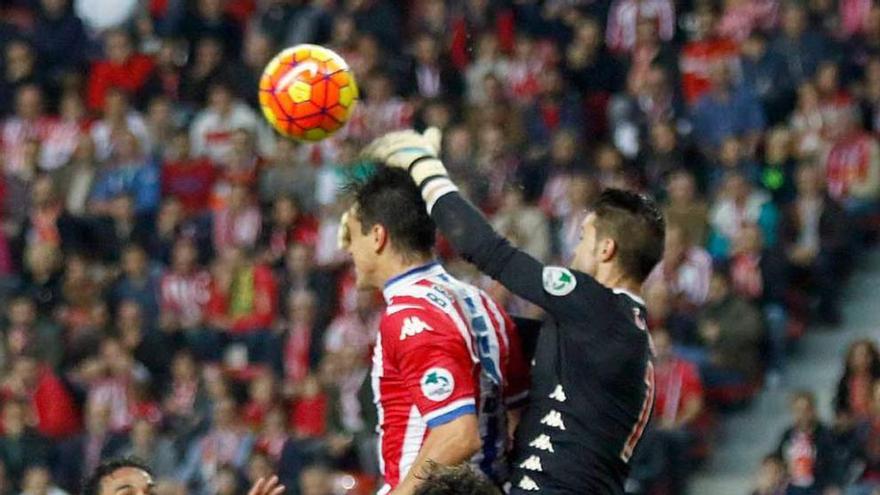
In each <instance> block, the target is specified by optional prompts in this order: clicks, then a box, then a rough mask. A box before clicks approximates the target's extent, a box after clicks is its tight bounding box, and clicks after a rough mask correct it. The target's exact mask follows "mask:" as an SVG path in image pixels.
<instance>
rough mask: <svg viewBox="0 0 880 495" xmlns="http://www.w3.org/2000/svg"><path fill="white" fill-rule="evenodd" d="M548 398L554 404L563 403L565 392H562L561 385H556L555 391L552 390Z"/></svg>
mask: <svg viewBox="0 0 880 495" xmlns="http://www.w3.org/2000/svg"><path fill="white" fill-rule="evenodd" d="M549 397H550V398H551V399H553V400H555V401H556V402H565V399H566V397H565V390H562V385H557V386H556V389H555V390H553V393H552V394H550V396H549Z"/></svg>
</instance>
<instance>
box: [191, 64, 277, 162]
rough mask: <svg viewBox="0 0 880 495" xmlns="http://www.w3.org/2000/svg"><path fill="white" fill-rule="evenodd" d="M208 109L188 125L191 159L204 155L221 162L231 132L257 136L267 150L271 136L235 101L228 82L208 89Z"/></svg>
mask: <svg viewBox="0 0 880 495" xmlns="http://www.w3.org/2000/svg"><path fill="white" fill-rule="evenodd" d="M205 94H206V95H207V101H208V106H207V107H205V108H204V109H203V110H201V111H200V112H199V113H197V114H196V116H195V118H194V120H193V122H192V125H191V126H190V143H191V146H192V154H193V156H196V157H200V156H206V157H208V158H209V159H210V160H211V161H213V162H215V163H225V162H224V160H226V159H227V157H228V156H229V153H230V150H231V148H232V135H233V131H235V130H237V129H244V130H246V131H248V132H250V133H251V134H252V135H254V136H257V145H258V147H259V148H261V149H268V148H269V147H270V146H271V144H270V143H269V141H270V140H271V137H270V136H268V134H267V133H266V132H265V131H264V130H263V129H264V128H263V124H261V123H259V122H258V121H257V115H256V114H255V113H254V111H253V110H251V109H250V108H249V107H248V106H247V105H246V104H244V103H243V102H241V101H239V100H237V99H236V98H235V95H234V93H233V90H232V88H231V87H230V86H229V85H228V83H226V82H223V81H222V80H221V79H218V80H216V81H214V82H212V83H211V84H210V86H208V88H207V91H206V92H205Z"/></svg>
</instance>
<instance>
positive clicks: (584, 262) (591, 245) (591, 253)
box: [571, 213, 599, 277]
mask: <svg viewBox="0 0 880 495" xmlns="http://www.w3.org/2000/svg"><path fill="white" fill-rule="evenodd" d="M598 245H599V243H598V242H597V232H596V214H595V213H590V214H589V215H587V216H586V218H584V221H583V222H582V223H581V235H580V239H579V240H578V243H577V246H575V248H574V258H572V260H571V267H572V268H574V269H575V270H577V271H579V272H583V273H586V274H587V275H590V276H593V277H595V276H596V272H597V270H598V266H599V253H598Z"/></svg>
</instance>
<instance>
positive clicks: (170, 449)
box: [117, 419, 178, 483]
mask: <svg viewBox="0 0 880 495" xmlns="http://www.w3.org/2000/svg"><path fill="white" fill-rule="evenodd" d="M117 455H120V456H122V457H127V458H130V457H133V458H137V459H143V460H144V462H146V463H147V465H149V466H150V469H151V470H152V471H153V475H154V476H155V477H156V480H157V482H159V483H161V482H162V481H165V480H167V479H169V478H170V477H171V476H172V475H173V474H174V471H175V470H176V469H177V465H178V464H177V454H176V453H175V452H174V446H173V445H172V444H171V442H170V441H169V440H168V439H167V438H163V437H162V436H161V435H160V434H159V433H158V432H157V431H156V425H154V424H153V423H151V422H149V421H147V420H143V419H140V420H138V421H135V423H134V425H132V427H131V432H130V433H129V435H128V439H127V442H126V444H125V446H124V447H122V448H121V449H120V450H119V452H118V453H117Z"/></svg>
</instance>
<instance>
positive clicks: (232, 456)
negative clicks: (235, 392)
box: [177, 398, 254, 493]
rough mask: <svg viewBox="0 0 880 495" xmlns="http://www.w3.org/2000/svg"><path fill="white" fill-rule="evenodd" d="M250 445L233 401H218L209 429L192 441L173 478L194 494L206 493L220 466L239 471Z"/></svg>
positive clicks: (245, 461)
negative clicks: (175, 477) (231, 467)
mask: <svg viewBox="0 0 880 495" xmlns="http://www.w3.org/2000/svg"><path fill="white" fill-rule="evenodd" d="M253 443H254V439H253V436H252V435H251V434H250V433H249V432H248V431H247V428H246V427H245V425H244V423H242V422H241V418H240V414H239V411H238V406H237V405H236V404H235V401H233V400H232V399H230V398H226V399H221V400H220V401H218V402H217V403H216V404H215V405H214V408H213V415H212V420H211V428H210V429H209V430H208V431H207V432H206V433H205V434H204V435H201V436H200V437H199V438H197V439H196V440H195V441H194V442H193V446H192V448H191V449H190V450H189V451H188V452H187V454H186V457H185V458H184V459H183V462H182V464H181V465H180V466H179V469H178V471H177V479H178V480H179V481H180V482H182V483H185V484H186V486H187V487H189V488H190V490H193V491H195V492H196V493H210V491H209V489H210V484H211V480H212V479H213V477H214V475H215V474H216V473H218V472H219V470H220V469H221V468H222V467H223V466H224V465H230V466H233V467H234V468H236V469H240V468H242V467H244V466H245V465H246V464H247V460H248V456H249V455H250V452H251V449H252V448H253Z"/></svg>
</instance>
